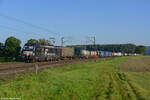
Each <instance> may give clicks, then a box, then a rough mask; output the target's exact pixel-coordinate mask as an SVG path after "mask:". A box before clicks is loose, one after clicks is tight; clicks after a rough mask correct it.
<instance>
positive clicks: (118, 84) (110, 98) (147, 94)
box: [0, 56, 150, 100]
mask: <svg viewBox="0 0 150 100" xmlns="http://www.w3.org/2000/svg"><path fill="white" fill-rule="evenodd" d="M143 58H144V59H148V60H149V61H150V57H144V56H137V57H118V58H105V59H98V60H97V61H93V62H85V63H77V64H71V65H68V66H65V67H60V68H49V69H46V70H43V71H42V72H40V73H38V74H37V75H36V74H34V73H30V74H24V75H16V76H15V77H14V78H13V79H9V80H6V81H0V98H21V100H150V72H149V71H148V70H142V71H137V70H135V71H133V69H137V68H138V67H137V66H139V65H140V64H141V63H142V64H144V65H142V64H141V65H140V66H139V68H140V69H141V67H142V66H143V67H142V68H147V67H144V66H146V65H145V63H143V61H142V60H140V61H141V63H140V61H139V60H138V59H143ZM132 59H134V63H136V60H135V59H137V61H138V63H140V64H137V66H136V65H134V66H133V67H136V68H131V69H132V70H130V67H132V64H131V62H130V61H131V60H132ZM146 61H147V60H146ZM147 62H148V61H147ZM134 63H133V64H134ZM147 65H149V63H147ZM125 66H126V67H127V68H126V67H125ZM129 66H130V67H129Z"/></svg>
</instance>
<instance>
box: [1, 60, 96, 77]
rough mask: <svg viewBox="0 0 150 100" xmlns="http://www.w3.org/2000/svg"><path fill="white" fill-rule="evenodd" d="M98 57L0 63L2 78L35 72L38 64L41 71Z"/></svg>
mask: <svg viewBox="0 0 150 100" xmlns="http://www.w3.org/2000/svg"><path fill="white" fill-rule="evenodd" d="M97 59H98V58H90V59H73V60H60V61H51V62H36V63H23V62H18V63H12V64H0V79H5V78H12V77H13V76H15V75H16V74H21V73H30V72H35V66H36V65H38V71H41V70H43V69H46V68H50V67H63V66H66V65H69V64H74V63H79V62H87V61H95V60H97Z"/></svg>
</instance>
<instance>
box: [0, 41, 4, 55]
mask: <svg viewBox="0 0 150 100" xmlns="http://www.w3.org/2000/svg"><path fill="white" fill-rule="evenodd" d="M3 55H4V44H3V43H0V57H2V56H3Z"/></svg>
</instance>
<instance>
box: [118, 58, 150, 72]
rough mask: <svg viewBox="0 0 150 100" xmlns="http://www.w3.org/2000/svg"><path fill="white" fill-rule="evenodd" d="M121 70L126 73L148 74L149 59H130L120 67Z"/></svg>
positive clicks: (149, 70) (149, 67) (149, 69)
mask: <svg viewBox="0 0 150 100" xmlns="http://www.w3.org/2000/svg"><path fill="white" fill-rule="evenodd" d="M120 69H121V70H123V71H127V72H150V57H149V56H141V57H132V58H129V59H128V60H127V61H126V62H125V63H123V64H122V65H121V67H120Z"/></svg>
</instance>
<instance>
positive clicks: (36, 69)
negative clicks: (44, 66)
mask: <svg viewBox="0 0 150 100" xmlns="http://www.w3.org/2000/svg"><path fill="white" fill-rule="evenodd" d="M38 67H39V66H38V64H35V74H38Z"/></svg>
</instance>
